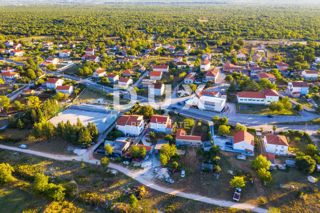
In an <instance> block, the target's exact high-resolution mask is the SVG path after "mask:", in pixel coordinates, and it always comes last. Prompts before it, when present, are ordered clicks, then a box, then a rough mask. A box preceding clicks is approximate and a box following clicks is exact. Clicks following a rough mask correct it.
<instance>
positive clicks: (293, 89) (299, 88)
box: [287, 81, 309, 97]
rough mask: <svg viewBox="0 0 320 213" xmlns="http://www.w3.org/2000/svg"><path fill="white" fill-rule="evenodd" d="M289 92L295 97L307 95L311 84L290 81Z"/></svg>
mask: <svg viewBox="0 0 320 213" xmlns="http://www.w3.org/2000/svg"><path fill="white" fill-rule="evenodd" d="M287 93H288V94H289V95H291V96H293V97H299V96H302V95H306V94H308V93H309V85H308V83H307V82H303V81H295V82H288V88H287Z"/></svg>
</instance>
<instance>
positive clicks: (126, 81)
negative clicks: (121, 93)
mask: <svg viewBox="0 0 320 213" xmlns="http://www.w3.org/2000/svg"><path fill="white" fill-rule="evenodd" d="M131 84H133V81H132V79H131V78H125V77H120V78H119V81H118V85H119V87H121V88H128V87H129V86H130V85H131Z"/></svg>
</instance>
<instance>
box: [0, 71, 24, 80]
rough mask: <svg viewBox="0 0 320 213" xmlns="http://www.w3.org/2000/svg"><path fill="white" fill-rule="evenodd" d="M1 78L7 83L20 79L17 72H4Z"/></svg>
mask: <svg viewBox="0 0 320 213" xmlns="http://www.w3.org/2000/svg"><path fill="white" fill-rule="evenodd" d="M1 76H2V78H3V79H4V80H5V81H13V80H15V79H17V78H19V77H20V75H19V73H16V72H4V73H1Z"/></svg>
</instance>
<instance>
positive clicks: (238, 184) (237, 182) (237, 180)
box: [230, 176, 246, 188]
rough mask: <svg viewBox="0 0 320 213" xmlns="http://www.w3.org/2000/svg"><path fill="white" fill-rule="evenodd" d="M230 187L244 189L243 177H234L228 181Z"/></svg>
mask: <svg viewBox="0 0 320 213" xmlns="http://www.w3.org/2000/svg"><path fill="white" fill-rule="evenodd" d="M230 186H232V187H233V188H244V187H245V186H246V181H245V177H244V176H234V177H233V178H232V179H231V180H230Z"/></svg>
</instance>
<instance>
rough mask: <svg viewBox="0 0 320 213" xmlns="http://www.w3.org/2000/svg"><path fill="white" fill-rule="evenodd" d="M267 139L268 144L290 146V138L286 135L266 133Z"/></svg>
mask: <svg viewBox="0 0 320 213" xmlns="http://www.w3.org/2000/svg"><path fill="white" fill-rule="evenodd" d="M266 141H267V143H268V144H273V145H282V146H289V144H288V140H287V138H286V136H284V135H271V134H270V135H266Z"/></svg>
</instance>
